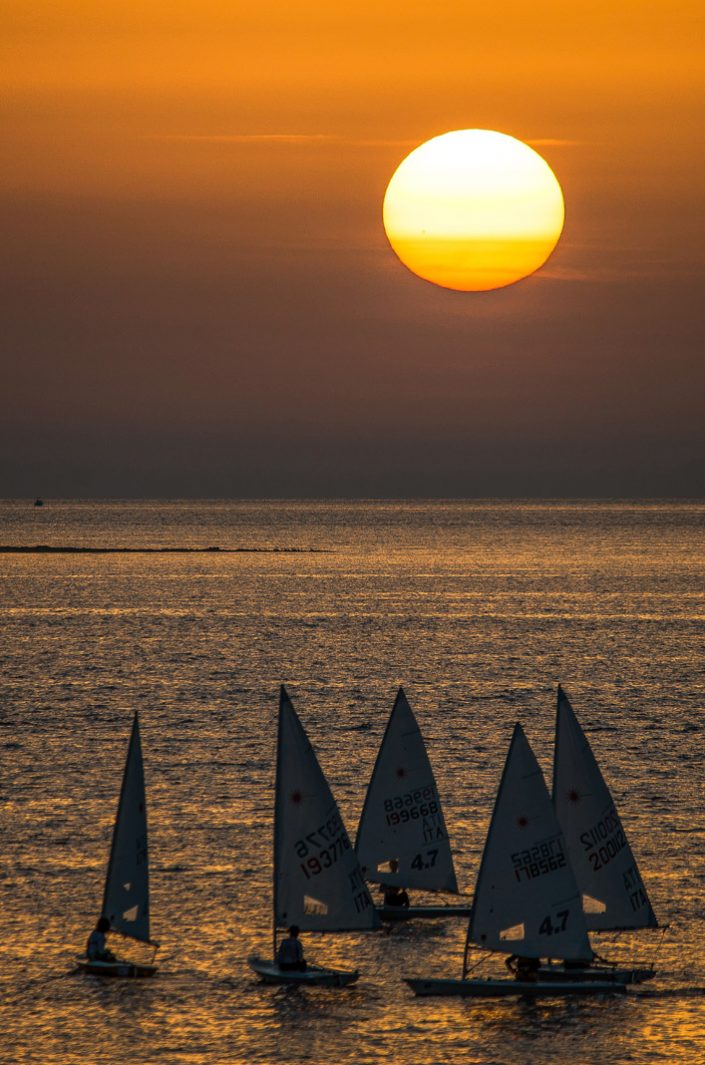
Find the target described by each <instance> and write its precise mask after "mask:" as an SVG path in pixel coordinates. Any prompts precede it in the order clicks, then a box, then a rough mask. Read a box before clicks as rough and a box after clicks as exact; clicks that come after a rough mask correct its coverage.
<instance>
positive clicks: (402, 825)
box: [355, 688, 458, 894]
mask: <svg viewBox="0 0 705 1065" xmlns="http://www.w3.org/2000/svg"><path fill="white" fill-rule="evenodd" d="M355 849H356V851H357V855H358V858H359V860H360V865H361V866H362V870H363V873H364V876H365V879H366V880H368V881H371V882H373V883H379V884H383V885H385V886H390V887H406V888H418V889H419V890H424V891H446V892H449V893H451V894H457V893H458V883H457V879H456V876H455V869H454V868H453V856H452V853H451V849H450V841H449V839H448V832H447V830H446V826H445V821H444V818H443V810H442V807H441V800H440V796H439V794H438V788H437V786H436V781H435V777H434V775H433V769H432V768H431V763H430V760H429V757H428V753H427V751H426V745H425V743H424V739H423V736H422V735H421V730H420V729H419V726H418V724H417V722H416V718H415V716H414V713H413V711H412V709H411V706H410V705H409V702H408V700H407V698H406V696H405V694H404V691H403V689H402V688H400V689H399V692H398V694H397V697H396V700H395V703H394V708H393V709H392V713H391V715H390V717H389V721H388V723H387V728H386V730H385V733H384V737H383V739H382V744H381V746H380V749H379V753H378V755H377V759H376V761H375V766H374V769H373V771H372V777H371V779H370V783H369V787H368V789H367V794H366V796H365V803H364V806H363V809H362V814H361V816H360V823H359V826H358V830H357V838H356V842H355Z"/></svg>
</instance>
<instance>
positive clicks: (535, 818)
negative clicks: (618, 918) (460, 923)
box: [468, 724, 592, 961]
mask: <svg viewBox="0 0 705 1065" xmlns="http://www.w3.org/2000/svg"><path fill="white" fill-rule="evenodd" d="M468 940H469V941H471V942H473V943H476V944H478V946H481V947H485V948H487V949H488V950H494V951H501V952H504V953H505V954H520V955H523V956H524V957H529V958H545V957H551V958H564V959H566V960H576V961H578V960H581V961H582V960H585V961H589V960H590V959H591V958H592V950H591V948H590V943H589V941H588V934H587V927H586V924H585V917H584V915H583V910H582V906H581V900H580V893H579V891H578V886H577V884H576V882H575V877H574V875H573V871H572V869H571V868H570V865H569V862H568V857H567V848H566V846H565V842H564V840H563V834H562V832H561V829H560V826H559V824H558V820H557V818H556V815H555V813H554V810H553V805H552V803H551V797H550V795H549V793H548V789H547V787H546V783H545V781H544V779H543V774H542V773H541V769H540V768H539V765H538V762H537V761H536V758H535V756H534V752H533V751H532V750H531V747H530V746H529V743H528V740H527V739H526V736H525V735H524V731H523V729H522V727H521V725H518V724H517V725H516V726H515V728H514V735H513V736H512V742H511V746H510V748H509V754H508V755H507V761H506V764H505V767H504V773H503V774H502V781H501V783H500V786H499V791H498V793H497V799H496V802H495V807H494V812H493V814H492V821H491V822H490V828H489V832H488V834H487V841H486V843H485V850H484V853H483V855H482V862H481V864H480V871H479V873H478V877H477V886H476V889H475V899H474V904H473V912H472V917H471V918H470V927H469V929H468Z"/></svg>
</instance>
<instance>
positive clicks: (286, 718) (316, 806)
mask: <svg viewBox="0 0 705 1065" xmlns="http://www.w3.org/2000/svg"><path fill="white" fill-rule="evenodd" d="M273 895H274V897H273V920H272V938H273V948H274V949H273V956H272V960H269V959H268V958H261V957H258V956H252V957H250V958H249V959H248V964H249V965H250V968H251V969H253V970H254V972H256V973H257V975H258V976H260V977H261V978H262V980H264V981H265V982H266V983H269V984H299V985H304V986H325V987H344V986H346V985H347V984H352V983H354V982H355V981H356V980H357V979H358V976H359V973H358V972H357V971H354V972H348V971H341V970H336V969H326V968H322V967H320V966H314V965H309V966H308V967H307V969H306V970H305V971H304V972H297V971H293V972H292V971H283V970H281V969H280V968H279V966H278V964H277V930H278V929H279V928H287V927H289V926H291V925H298V927H299V928H300V929H301V931H303V932H347V931H368V930H370V929H374V928H377V927H378V926H379V917H378V915H377V911H376V910H375V907H374V904H373V902H372V899H371V897H370V893H369V891H368V890H367V887H366V885H365V880H364V877H363V875H362V870H361V869H360V865H359V862H358V860H357V855H356V854H355V851H354V850H353V848H352V847H351V845H350V840H349V838H348V834H347V831H346V829H345V825H344V824H343V821H342V818H341V816H340V812H339V810H338V806H337V804H336V801H335V799H334V798H333V796H332V794H331V791H330V788H329V787H328V782H327V780H326V778H325V776H324V775H323V771H322V770H321V767H320V766H319V764H318V759H317V758H316V755H315V753H314V750H313V747H312V746H311V744H310V742H309V739H308V736H307V735H306V733H305V731H304V728H303V726H302V724H301V722H300V721H299V718H298V716H297V714H296V711H295V710H294V707H293V705H292V702H291V700H290V699H289V696H288V695H287V693H286V689H285V688H284V687H283V686H282V688H281V690H280V694H279V730H278V739H277V778H276V788H275V808H274V893H273Z"/></svg>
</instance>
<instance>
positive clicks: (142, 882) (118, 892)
mask: <svg viewBox="0 0 705 1065" xmlns="http://www.w3.org/2000/svg"><path fill="white" fill-rule="evenodd" d="M102 916H104V917H107V918H108V920H109V921H110V927H111V931H114V932H119V933H120V934H121V935H124V936H128V937H130V938H132V939H137V940H139V941H140V942H144V943H151V940H150V936H149V865H148V847H147V813H146V799H145V787H144V767H143V763H142V746H141V743H140V730H139V715H138V713H137V711H135V715H134V718H133V722H132V732H131V734H130V742H129V745H128V749H127V758H126V760H125V769H124V772H123V777H122V785H121V787H120V799H119V801H118V808H117V815H116V817H115V824H114V826H113V835H112V842H111V846H110V858H109V859H108V869H107V873H106V876H105V889H104V892H103V906H102Z"/></svg>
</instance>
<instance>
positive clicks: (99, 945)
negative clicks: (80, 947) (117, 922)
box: [86, 917, 115, 961]
mask: <svg viewBox="0 0 705 1065" xmlns="http://www.w3.org/2000/svg"><path fill="white" fill-rule="evenodd" d="M109 931H110V921H109V920H108V918H107V917H99V918H98V921H97V923H96V926H95V928H94V929H93V931H92V932H91V934H90V935H89V937H88V942H87V943H86V957H87V958H88V960H89V961H115V955H114V954H113V953H112V952H111V951H109V950H108V948H107V946H106V943H105V933H106V932H109Z"/></svg>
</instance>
